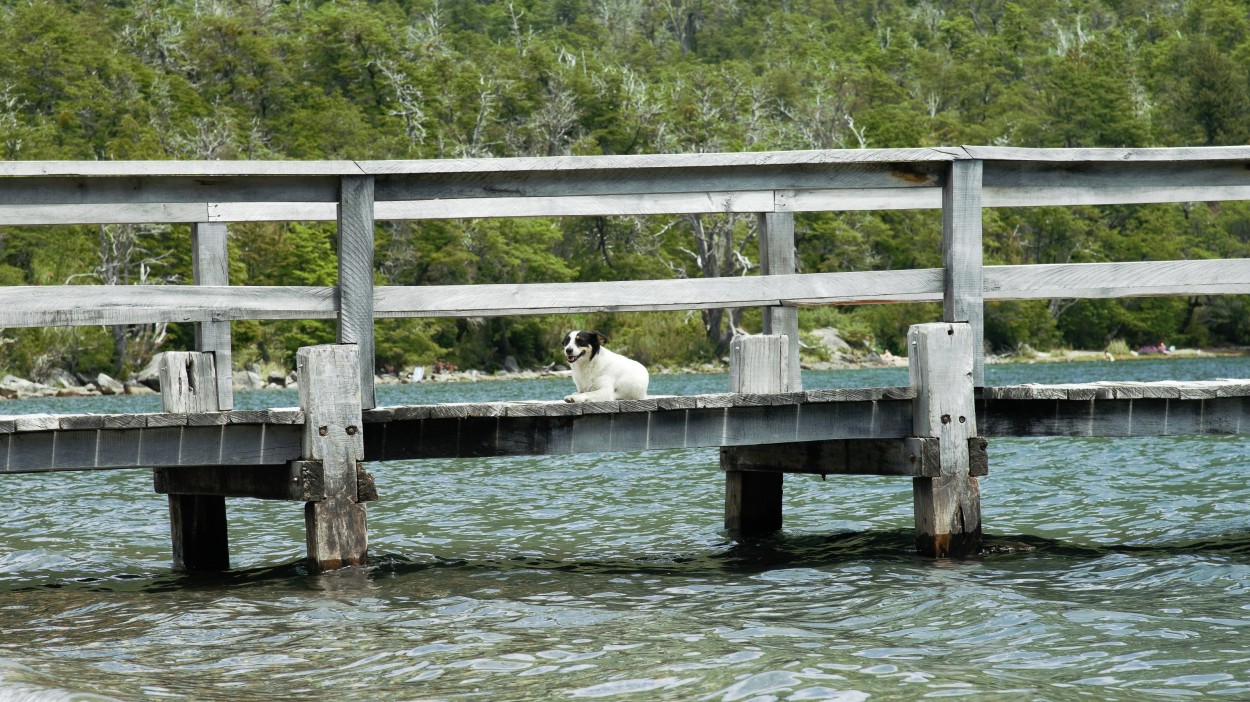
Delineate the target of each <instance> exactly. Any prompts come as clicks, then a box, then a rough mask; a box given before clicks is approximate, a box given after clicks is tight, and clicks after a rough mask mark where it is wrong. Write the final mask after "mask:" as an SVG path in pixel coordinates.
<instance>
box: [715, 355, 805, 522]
mask: <svg viewBox="0 0 1250 702" xmlns="http://www.w3.org/2000/svg"><path fill="white" fill-rule="evenodd" d="M729 353H730V356H729V391H730V392H736V393H759V394H763V393H779V392H790V391H797V390H798V389H799V388H798V387H794V385H793V382H794V381H793V379H792V377H791V375H790V367H789V364H788V363H787V359H788V358H789V357H790V343H789V339H788V338H787V337H785V336H781V335H767V336H740V337H736V338H735V339H734V340H733V342H732V343H731V345H730V347H729ZM734 451H735V449H734V448H733V447H725V448H722V449H721V455H720V462H721V469H722V470H724V471H725V530H726V531H728V532H729V533H730V534H732V535H733V536H735V537H750V536H755V535H758V534H766V533H769V532H774V531H777V530H779V529H781V485H782V475H783V473H782V472H781V471H774V470H736V469H734V468H732V467H731V466H733V465H735V463H734V461H733V452H734Z"/></svg>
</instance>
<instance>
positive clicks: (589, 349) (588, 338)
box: [564, 330, 608, 366]
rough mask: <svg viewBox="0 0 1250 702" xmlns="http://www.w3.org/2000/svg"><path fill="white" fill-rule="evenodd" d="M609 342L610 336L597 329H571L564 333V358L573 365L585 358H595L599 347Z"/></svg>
mask: <svg viewBox="0 0 1250 702" xmlns="http://www.w3.org/2000/svg"><path fill="white" fill-rule="evenodd" d="M607 343H608V337H606V336H604V335H603V334H600V333H599V332H595V331H577V330H574V331H571V332H569V333H568V334H565V335H564V360H566V361H568V362H569V365H570V366H571V365H573V364H574V363H577V362H578V361H580V360H582V359H583V358H584V359H586V360H587V361H589V360H591V359H593V358H594V357H595V356H596V355H597V354H598V353H599V348H600V347H601V346H603V345H605V344H607Z"/></svg>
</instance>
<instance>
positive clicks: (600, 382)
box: [564, 331, 649, 402]
mask: <svg viewBox="0 0 1250 702" xmlns="http://www.w3.org/2000/svg"><path fill="white" fill-rule="evenodd" d="M606 343H608V339H607V337H605V336H604V335H603V334H600V333H599V332H593V331H590V332H588V331H571V332H569V333H568V334H567V335H565V337H564V358H565V360H566V361H568V362H569V367H570V368H572V369H573V383H574V384H575V385H576V386H577V392H576V393H574V394H572V395H567V396H566V397H565V398H564V401H565V402H605V401H607V400H641V399H642V398H644V397H646V395H647V381H648V380H649V376H648V375H647V369H646V368H645V367H643V365H642V364H641V363H639V362H637V361H635V360H633V359H631V358H625V357H624V356H622V355H620V354H619V353H613V352H611V351H609V350H608V349H606V348H604V344H606Z"/></svg>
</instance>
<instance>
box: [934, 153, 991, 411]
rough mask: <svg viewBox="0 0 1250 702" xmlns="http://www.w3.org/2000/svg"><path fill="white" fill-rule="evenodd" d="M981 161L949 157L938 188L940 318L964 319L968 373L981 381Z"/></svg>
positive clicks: (975, 382)
mask: <svg viewBox="0 0 1250 702" xmlns="http://www.w3.org/2000/svg"><path fill="white" fill-rule="evenodd" d="M983 172H984V164H983V162H982V161H952V162H951V167H950V173H949V175H948V177H947V179H946V185H945V187H944V188H943V189H942V265H943V266H945V274H944V279H945V292H944V294H943V296H942V319H943V320H944V321H947V322H967V323H968V325H969V327H970V331H971V334H972V351H973V354H974V360H973V370H972V377H973V383H974V384H975V385H976V386H977V387H983V386H984V385H985V351H984V349H983V348H982V346H983V344H984V341H985V283H984V282H983V278H984V271H983V269H982V262H983V254H982V250H981V180H982V173H983Z"/></svg>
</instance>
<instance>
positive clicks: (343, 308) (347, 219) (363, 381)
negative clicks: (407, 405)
mask: <svg viewBox="0 0 1250 702" xmlns="http://www.w3.org/2000/svg"><path fill="white" fill-rule="evenodd" d="M338 244H339V245H338V253H339V282H338V302H339V310H338V311H339V324H338V342H339V343H340V344H355V345H356V353H357V356H358V359H359V363H360V367H359V368H358V369H357V371H356V376H357V378H358V380H359V383H360V406H361V407H362V408H364V409H370V408H372V407H374V406H375V405H376V404H377V402H376V401H375V399H374V389H373V369H374V361H373V297H374V295H373V178H372V177H369V176H345V177H344V178H343V186H342V195H341V200H340V202H339V221H338Z"/></svg>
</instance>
